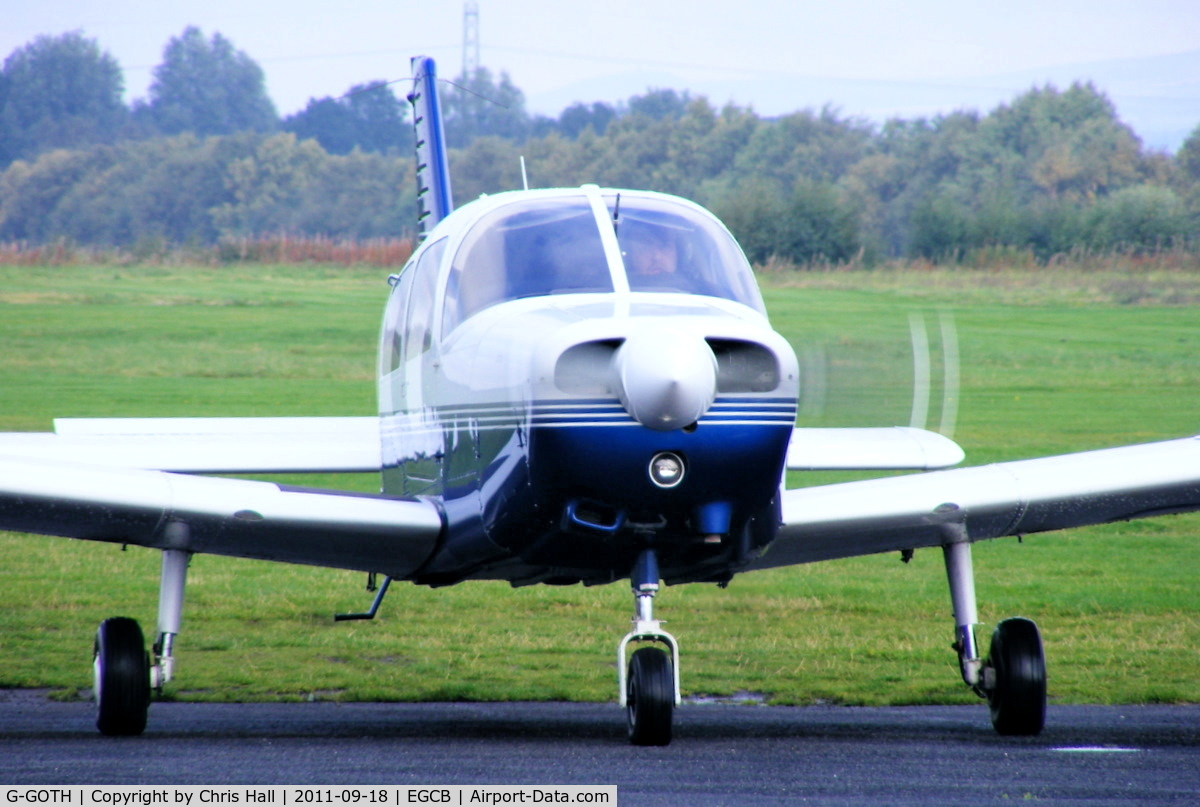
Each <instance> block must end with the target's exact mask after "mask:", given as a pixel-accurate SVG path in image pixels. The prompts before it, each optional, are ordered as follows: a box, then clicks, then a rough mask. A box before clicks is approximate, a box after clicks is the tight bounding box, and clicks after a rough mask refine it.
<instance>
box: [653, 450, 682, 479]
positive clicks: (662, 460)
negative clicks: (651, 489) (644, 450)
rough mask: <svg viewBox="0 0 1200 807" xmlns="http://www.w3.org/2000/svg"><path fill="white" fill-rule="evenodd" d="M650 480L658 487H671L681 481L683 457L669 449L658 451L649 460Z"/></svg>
mask: <svg viewBox="0 0 1200 807" xmlns="http://www.w3.org/2000/svg"><path fill="white" fill-rule="evenodd" d="M650 481H651V482H653V483H654V484H656V485H658V486H659V487H660V488H673V487H675V486H676V485H678V484H679V483H680V482H682V481H683V459H682V458H680V456H679V455H678V454H673V453H671V452H670V451H660V452H659V453H657V454H655V455H654V458H653V459H652V460H650Z"/></svg>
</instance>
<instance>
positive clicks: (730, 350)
mask: <svg viewBox="0 0 1200 807" xmlns="http://www.w3.org/2000/svg"><path fill="white" fill-rule="evenodd" d="M708 346H709V347H710V348H712V352H713V355H714V356H716V357H717V392H719V393H720V392H771V391H772V390H774V389H776V388H777V387H778V386H779V362H778V361H777V360H776V359H775V354H774V353H772V352H771V351H770V350H768V349H767V348H765V347H763V346H762V345H759V344H756V343H754V342H743V341H740V340H737V339H709V340H708Z"/></svg>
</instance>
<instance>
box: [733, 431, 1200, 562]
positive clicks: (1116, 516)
mask: <svg viewBox="0 0 1200 807" xmlns="http://www.w3.org/2000/svg"><path fill="white" fill-rule="evenodd" d="M782 504H783V524H782V526H781V528H780V530H779V534H778V537H777V538H776V540H775V542H774V543H773V544H771V546H770V547H769V548H768V550H767V551H766V553H765V554H764V555H763V556H762V557H760V558H758V559H757V560H756V561H754V562H753V563H752V564H751V565H750V568H751V569H765V568H771V567H776V566H787V565H792V564H798V563H810V562H813V561H819V560H829V559H832V558H844V557H852V556H856V555H869V554H875V553H878V552H890V551H897V550H904V549H914V548H918V547H929V546H941V545H944V544H948V543H953V542H954V541H956V540H961V536H962V535H963V530H965V534H966V537H967V538H968V539H969V540H972V541H976V540H983V539H987V538H1000V537H1003V536H1008V535H1020V534H1026V533H1035V532H1046V531H1050V530H1061V529H1067V528H1070V527H1082V526H1086V525H1089V524H1101V523H1106V522H1111V521H1126V520H1129V519H1134V518H1143V517H1147V516H1156V515H1165V514H1168V513H1179V512H1186V511H1190V510H1197V509H1200V437H1190V438H1184V439H1180V440H1168V441H1165V442H1159V443H1147V444H1144V445H1135V446H1124V447H1121V448H1109V449H1103V450H1099V451H1087V452H1082V453H1077V454H1063V455H1060V456H1054V457H1043V458H1040V459H1032V460H1021V461H1017V462H1005V463H997V464H994V465H985V466H979V467H975V468H960V469H955V470H950V471H936V472H933V473H926V474H915V475H909V476H900V477H891V478H887V479H873V480H868V481H863V482H847V483H843V484H837V485H824V486H819V487H813V488H801V489H797V490H788V491H784V492H783V502H782Z"/></svg>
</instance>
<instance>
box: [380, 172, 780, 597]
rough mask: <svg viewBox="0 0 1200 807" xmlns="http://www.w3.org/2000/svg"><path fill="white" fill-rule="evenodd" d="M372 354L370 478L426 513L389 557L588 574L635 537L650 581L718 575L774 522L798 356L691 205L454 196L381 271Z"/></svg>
mask: <svg viewBox="0 0 1200 807" xmlns="http://www.w3.org/2000/svg"><path fill="white" fill-rule="evenodd" d="M618 200H619V201H618ZM379 363H380V368H379V369H380V378H379V415H380V418H381V422H380V435H381V440H382V460H383V461H382V465H383V469H384V470H383V489H384V492H385V493H386V494H389V495H402V496H421V497H430V498H431V499H433V500H436V501H437V502H439V504H440V506H441V507H443V508H444V516H445V522H446V528H445V530H444V531H443V539H442V541H441V542H440V543H439V545H438V547H437V549H436V551H435V553H434V554H433V556H432V557H431V558H430V559H429V560H428V561H427V562H426V563H425V564H424V565H423V566H422V567H421V568H420V569H418V570H417V571H416V572H415V573H411V574H400V575H396V576H398V577H408V578H409V579H413V580H416V581H417V582H421V583H430V584H435V585H437V584H448V583H453V582H457V581H459V580H463V579H469V578H499V579H505V580H510V581H512V582H513V583H514V584H525V583H537V582H548V583H564V584H565V583H577V582H584V583H608V582H612V581H614V580H618V579H621V578H625V577H628V576H629V575H630V570H631V568H632V567H633V565H634V563H635V562H636V559H637V556H638V554H639V552H640V551H642V550H644V549H646V548H648V547H652V548H654V549H655V550H656V554H657V557H658V563H659V570H660V573H661V575H662V578H663V579H664V580H665V581H667V582H671V583H675V582H685V581H700V580H705V581H716V582H725V581H728V580H729V578H730V577H731V576H732V575H733V574H734V573H735V572H736V571H737V570H738V569H740V568H741V567H742V566H744V565H745V564H746V563H748V562H749V560H750V559H751V557H752V555H753V554H754V553H756V552H757V551H761V550H762V548H763V547H764V546H765V545H766V544H768V543H769V542H770V541H771V539H772V538H773V537H774V535H775V531H776V529H777V527H778V525H779V498H778V492H779V485H780V479H781V478H782V473H783V469H784V462H785V459H786V455H787V448H788V443H789V440H790V439H791V436H792V427H793V424H794V422H795V416H796V403H797V398H798V393H799V377H798V370H797V362H796V357H795V354H794V352H793V351H792V348H791V347H790V346H789V345H788V343H787V342H786V341H785V340H784V339H783V338H782V337H781V336H780V335H779V334H777V333H775V332H774V331H773V330H772V329H771V327H770V325H769V323H768V321H767V316H766V312H765V309H764V308H763V305H762V301H761V298H760V297H759V294H758V291H757V287H756V285H755V283H754V278H753V276H752V274H751V271H750V267H749V266H748V265H747V264H746V261H745V258H744V257H743V256H742V253H741V251H740V249H738V248H737V246H736V243H735V242H734V241H733V238H732V237H731V236H730V235H729V234H728V232H727V231H726V230H725V228H724V227H723V226H722V225H721V224H720V223H719V222H718V221H717V220H716V219H715V218H714V217H713V216H712V215H711V214H709V213H708V212H707V211H705V210H703V209H702V208H700V207H698V206H697V205H694V204H692V203H690V202H687V201H684V200H682V199H678V198H675V197H670V196H665V195H662V194H654V193H648V192H631V191H612V190H602V189H600V188H597V187H595V186H585V187H583V188H579V189H564V190H545V191H518V192H512V193H504V194H499V195H496V196H490V197H484V198H481V199H479V200H477V201H475V202H472V203H470V204H468V205H465V206H463V207H461V208H459V209H458V210H457V211H455V212H454V213H453V214H452V215H450V216H449V217H447V218H446V219H444V220H443V221H442V222H441V223H440V224H439V225H438V226H437V227H436V228H434V229H433V230H432V232H430V233H429V234H428V236H427V237H426V239H425V240H424V242H423V244H422V245H421V247H420V248H419V249H418V250H417V251H416V252H415V253H414V254H413V256H412V258H411V260H410V261H409V263H408V264H407V265H406V267H405V269H404V271H403V272H402V273H401V274H400V275H399V276H396V277H394V278H393V291H392V294H391V297H390V300H389V303H388V307H387V311H386V315H385V322H384V327H383V331H382V337H381V345H380V359H379Z"/></svg>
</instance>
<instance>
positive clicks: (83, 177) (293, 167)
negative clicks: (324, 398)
mask: <svg viewBox="0 0 1200 807" xmlns="http://www.w3.org/2000/svg"><path fill="white" fill-rule="evenodd" d="M153 75H154V81H153V83H152V84H151V87H150V91H149V95H148V97H147V98H146V99H145V100H139V101H137V102H135V103H134V104H133V105H131V106H129V107H126V106H125V105H124V104H123V102H122V100H121V96H122V92H123V78H122V74H121V71H120V68H119V66H118V65H117V64H116V62H115V60H114V59H112V57H111V56H109V55H108V54H106V53H104V52H102V51H101V50H100V48H99V46H98V44H97V43H96V42H94V41H92V40H88V39H86V38H85V37H84V36H83V35H82V34H80V33H69V34H64V35H62V36H59V37H39V38H38V39H37V40H35V41H34V42H32V43H30V44H28V45H26V46H24V47H22V48H19V49H18V50H17V51H14V53H13V54H11V55H10V56H9V57H8V58H7V59H6V60H5V62H4V68H3V71H2V72H0V166H3V172H2V173H0V240H3V241H23V242H27V243H31V244H43V243H50V242H54V241H56V240H64V239H65V240H69V241H71V242H74V243H79V244H91V245H113V246H123V247H130V246H133V245H136V244H139V243H145V242H147V241H156V242H164V243H173V244H194V245H204V244H213V243H216V242H218V241H219V240H221V239H231V238H245V237H249V236H254V235H261V234H277V233H286V234H290V235H298V236H305V235H308V236H325V237H337V238H342V237H344V238H378V237H389V236H390V237H394V236H401V235H406V234H410V233H411V232H412V230H413V229H414V222H415V207H416V204H415V177H414V176H413V160H412V145H413V140H412V138H413V135H412V130H411V125H410V124H409V122H408V118H409V111H408V108H407V107H408V105H407V103H406V102H404V101H403V100H401V97H400V96H398V95H397V92H396V90H397V89H399V90H400V92H401V95H402V94H403V92H404V90H405V89H406V88H405V85H404V84H403V83H401V84H398V85H396V84H388V83H387V82H385V81H383V80H377V81H368V82H364V83H362V84H359V85H356V86H354V87H351V88H349V89H348V91H347V92H346V93H345V94H344V95H343V96H341V97H337V98H333V97H327V98H322V99H311V100H310V101H309V103H308V105H307V106H306V107H305V109H303V110H301V111H299V112H297V113H296V114H294V115H291V116H288V117H285V118H283V119H280V118H279V117H278V115H277V113H276V111H275V108H274V105H273V104H272V103H271V101H270V99H269V98H268V96H267V94H266V91H265V86H264V82H263V74H262V71H261V69H260V68H259V67H258V66H257V64H255V63H254V61H253V60H252V59H250V58H249V57H248V56H247V55H246V54H244V53H242V52H240V51H237V50H236V49H235V48H234V47H233V45H232V43H230V42H229V41H228V40H226V39H225V38H223V37H221V36H220V35H219V34H215V35H213V36H212V37H208V38H206V37H205V36H204V35H203V33H202V32H200V31H199V30H198V29H195V28H188V29H187V30H185V31H184V32H183V34H182V35H181V36H179V37H177V38H174V39H172V40H171V41H170V42H169V43H168V45H167V46H166V48H165V49H164V51H163V62H162V64H160V65H159V66H158V67H157V68H155V70H154V74H153ZM443 107H444V110H445V116H446V130H447V138H448V141H449V144H450V146H451V150H452V151H451V179H452V185H453V191H454V196H455V199H456V201H457V202H458V203H460V204H461V203H462V202H464V201H467V200H469V199H472V198H475V197H476V196H478V195H479V194H481V193H495V192H498V191H503V190H510V189H515V188H519V187H521V182H522V177H521V167H520V164H521V158H522V157H524V159H525V163H526V166H527V172H528V177H529V181H530V184H531V186H536V187H555V186H575V185H579V184H582V183H587V182H595V183H598V184H601V185H611V186H616V187H631V188H646V189H652V190H658V191H663V192H666V193H674V194H679V195H681V196H685V197H688V198H692V199H695V200H696V201H698V202H699V203H701V204H703V205H705V206H707V207H709V208H710V209H711V210H713V211H714V212H715V213H716V214H717V215H718V216H720V217H721V218H722V220H723V221H725V223H726V224H727V225H728V226H729V228H730V229H731V230H732V231H733V233H734V234H735V235H736V236H737V237H738V239H739V241H740V242H741V244H742V246H743V248H745V250H746V252H747V254H748V255H749V256H750V258H751V259H752V260H754V261H756V262H763V261H766V260H768V259H769V258H771V257H772V256H774V257H776V258H780V259H783V260H787V261H792V262H796V263H808V262H814V261H821V262H831V263H838V262H845V261H850V260H859V261H865V262H868V263H869V262H871V261H875V260H881V259H886V258H890V257H920V258H928V259H933V260H947V259H951V260H953V259H956V258H962V257H964V256H967V255H969V254H971V253H972V252H976V251H979V250H992V249H1012V250H1019V251H1021V252H1024V253H1026V254H1029V255H1032V256H1035V257H1036V258H1037V259H1039V260H1043V261H1047V260H1050V259H1051V258H1053V257H1054V256H1056V255H1062V254H1066V253H1071V252H1075V251H1080V250H1086V251H1111V250H1123V251H1133V252H1151V251H1157V250H1164V249H1189V250H1192V249H1197V248H1200V244H1197V239H1198V234H1200V127H1197V129H1196V130H1195V131H1194V132H1193V133H1192V135H1191V136H1190V137H1189V138H1188V139H1187V140H1186V141H1185V143H1184V144H1183V146H1182V148H1181V149H1180V150H1179V152H1178V153H1176V154H1174V155H1169V154H1164V153H1159V152H1154V151H1149V150H1146V149H1145V148H1144V147H1143V146H1142V144H1141V141H1140V140H1139V139H1138V137H1137V135H1136V134H1135V133H1134V132H1133V131H1132V130H1131V129H1130V127H1129V126H1127V125H1126V124H1125V123H1123V122H1122V121H1121V120H1120V119H1119V117H1118V116H1117V114H1116V111H1115V108H1114V107H1113V105H1112V103H1111V102H1110V101H1109V100H1108V98H1107V97H1106V96H1105V95H1104V94H1103V92H1101V91H1100V90H1099V89H1097V88H1096V87H1094V86H1092V85H1090V84H1076V85H1072V86H1071V87H1069V88H1066V89H1062V90H1060V89H1058V88H1055V87H1052V86H1046V87H1035V88H1031V89H1030V90H1028V91H1027V92H1025V93H1022V94H1021V95H1018V96H1017V97H1015V98H1014V99H1013V100H1012V101H1011V102H1009V103H1007V104H1003V105H1001V106H999V107H997V108H996V109H993V110H991V111H989V112H987V113H986V114H983V113H980V112H975V111H959V112H953V113H949V114H946V115H939V116H936V117H933V118H918V119H913V120H900V119H897V120H890V121H888V122H886V123H884V124H882V125H875V124H872V123H869V122H867V121H864V120H860V119H856V118H853V117H847V116H843V115H841V114H840V113H839V112H838V111H837V110H836V109H834V108H832V107H826V108H823V109H820V110H811V109H809V110H800V111H797V112H794V113H792V114H789V115H784V116H780V117H777V118H763V117H760V116H759V115H757V114H755V113H754V111H753V110H752V109H750V108H746V107H740V106H736V105H726V106H724V107H722V108H719V109H718V108H715V107H714V106H713V105H712V104H710V103H709V101H708V100H707V99H706V98H703V97H693V96H691V95H690V94H688V93H686V92H682V93H681V92H677V91H675V90H669V89H658V90H650V91H647V92H646V93H645V94H643V95H640V96H635V97H633V98H630V99H628V101H626V102H624V103H620V104H614V105H610V104H605V103H599V102H597V103H592V104H584V103H577V104H575V105H573V106H571V107H568V108H567V109H565V110H563V112H562V113H561V114H560V115H559V116H558V117H557V118H551V117H547V116H541V115H530V114H528V113H527V112H526V110H525V101H524V94H523V93H522V92H521V90H520V89H519V88H517V87H516V86H514V85H513V84H512V82H511V80H510V79H509V78H508V76H507V75H505V74H503V73H502V74H501V75H500V76H499V77H498V78H497V77H494V76H493V75H492V73H491V72H490V71H489V70H487V69H486V68H479V69H478V70H477V71H476V72H475V73H474V74H473V75H471V76H460V77H458V78H457V79H455V80H454V82H453V83H452V84H447V85H444V87H443Z"/></svg>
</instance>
